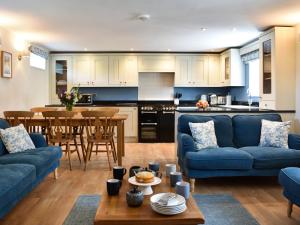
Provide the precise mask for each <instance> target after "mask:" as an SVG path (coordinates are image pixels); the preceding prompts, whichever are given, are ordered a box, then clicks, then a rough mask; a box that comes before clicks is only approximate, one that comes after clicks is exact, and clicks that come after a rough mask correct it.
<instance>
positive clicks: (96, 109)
mask: <svg viewBox="0 0 300 225" xmlns="http://www.w3.org/2000/svg"><path fill="white" fill-rule="evenodd" d="M91 111H112V112H114V113H115V114H117V113H119V112H120V109H119V108H116V107H93V108H91ZM112 132H113V137H114V136H115V127H113V130H112ZM111 145H113V146H112V148H114V149H116V145H115V140H114V138H113V139H112V142H111ZM99 146H100V144H99V145H96V155H98V152H99V151H98V149H99ZM116 160H117V157H114V161H115V162H116Z"/></svg>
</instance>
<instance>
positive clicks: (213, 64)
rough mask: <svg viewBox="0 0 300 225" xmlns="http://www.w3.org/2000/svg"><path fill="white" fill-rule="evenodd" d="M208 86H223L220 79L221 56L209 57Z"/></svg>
mask: <svg viewBox="0 0 300 225" xmlns="http://www.w3.org/2000/svg"><path fill="white" fill-rule="evenodd" d="M208 86H210V87H220V86H222V83H221V77H220V56H219V55H218V54H215V55H209V56H208Z"/></svg>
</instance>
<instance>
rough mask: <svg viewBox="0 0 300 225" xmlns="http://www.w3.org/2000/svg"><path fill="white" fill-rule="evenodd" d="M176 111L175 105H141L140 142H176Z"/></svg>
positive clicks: (139, 114)
mask: <svg viewBox="0 0 300 225" xmlns="http://www.w3.org/2000/svg"><path fill="white" fill-rule="evenodd" d="M175 109H176V107H175V106H174V105H173V104H158V103H157V104H155V103H152V104H149V103H148V104H147V103H145V104H140V105H139V113H138V121H139V122H138V126H139V127H138V131H139V142H141V143H153V142H161V143H166V142H174V132H175V130H174V123H175Z"/></svg>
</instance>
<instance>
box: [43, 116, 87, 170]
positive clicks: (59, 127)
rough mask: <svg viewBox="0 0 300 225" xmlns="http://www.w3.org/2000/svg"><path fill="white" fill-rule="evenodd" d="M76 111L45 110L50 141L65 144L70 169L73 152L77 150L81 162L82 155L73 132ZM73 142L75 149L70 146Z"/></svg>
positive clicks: (53, 143)
mask: <svg viewBox="0 0 300 225" xmlns="http://www.w3.org/2000/svg"><path fill="white" fill-rule="evenodd" d="M75 114H76V113H75V112H68V111H47V112H43V117H44V118H45V120H46V121H47V124H48V125H47V136H48V140H49V143H50V144H52V145H56V144H58V145H59V146H62V145H65V146H66V149H65V150H63V152H65V153H66V154H67V155H68V159H69V166H70V170H72V162H71V154H72V153H73V152H77V155H78V159H79V161H80V163H81V157H80V153H79V150H78V145H77V140H76V137H75V136H74V134H73V123H72V118H73V117H74V115H75ZM71 142H74V143H75V149H71V148H70V144H71Z"/></svg>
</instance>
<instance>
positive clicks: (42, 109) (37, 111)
mask: <svg viewBox="0 0 300 225" xmlns="http://www.w3.org/2000/svg"><path fill="white" fill-rule="evenodd" d="M57 110H58V108H57V107H33V108H31V109H30V111H31V112H34V113H35V114H37V115H40V114H42V112H48V111H57Z"/></svg>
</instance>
